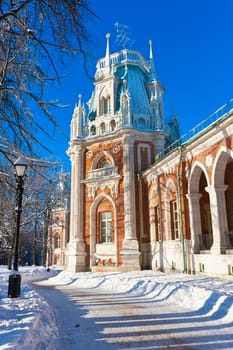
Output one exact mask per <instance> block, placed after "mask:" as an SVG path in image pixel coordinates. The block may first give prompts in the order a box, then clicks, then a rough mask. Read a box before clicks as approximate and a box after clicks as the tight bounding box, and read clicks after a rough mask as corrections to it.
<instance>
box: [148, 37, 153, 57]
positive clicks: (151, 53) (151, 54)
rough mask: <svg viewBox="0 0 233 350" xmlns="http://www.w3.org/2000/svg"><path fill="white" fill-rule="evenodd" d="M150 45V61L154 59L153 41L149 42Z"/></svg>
mask: <svg viewBox="0 0 233 350" xmlns="http://www.w3.org/2000/svg"><path fill="white" fill-rule="evenodd" d="M149 45H150V60H152V59H153V52H152V40H149Z"/></svg>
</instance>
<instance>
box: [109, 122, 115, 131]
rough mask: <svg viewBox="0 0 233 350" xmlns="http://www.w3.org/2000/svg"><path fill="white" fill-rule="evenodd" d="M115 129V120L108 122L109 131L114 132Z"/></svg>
mask: <svg viewBox="0 0 233 350" xmlns="http://www.w3.org/2000/svg"><path fill="white" fill-rule="evenodd" d="M115 129H116V122H115V120H111V121H110V131H114V130H115Z"/></svg>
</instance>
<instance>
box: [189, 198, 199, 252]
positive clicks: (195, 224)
mask: <svg viewBox="0 0 233 350" xmlns="http://www.w3.org/2000/svg"><path fill="white" fill-rule="evenodd" d="M201 196H202V195H201V194H200V193H189V194H187V198H188V201H189V220H190V231H191V251H192V253H194V254H195V253H199V251H200V235H201V234H202V228H201V213H200V198H201Z"/></svg>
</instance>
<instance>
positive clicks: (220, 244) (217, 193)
mask: <svg viewBox="0 0 233 350" xmlns="http://www.w3.org/2000/svg"><path fill="white" fill-rule="evenodd" d="M227 188H228V186H227V185H222V186H218V187H214V186H208V187H206V188H205V190H206V191H207V192H208V193H209V196H210V208H211V219H212V230H213V245H212V247H211V252H212V253H214V254H221V253H223V252H224V251H225V249H227V248H228V247H229V245H228V242H227V232H228V223H227V213H226V200H225V191H226V190H227Z"/></svg>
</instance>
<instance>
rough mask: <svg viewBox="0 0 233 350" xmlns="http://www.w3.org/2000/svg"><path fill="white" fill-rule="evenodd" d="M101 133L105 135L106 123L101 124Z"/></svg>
mask: <svg viewBox="0 0 233 350" xmlns="http://www.w3.org/2000/svg"><path fill="white" fill-rule="evenodd" d="M100 133H101V134H104V133H105V123H101V124H100Z"/></svg>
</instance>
